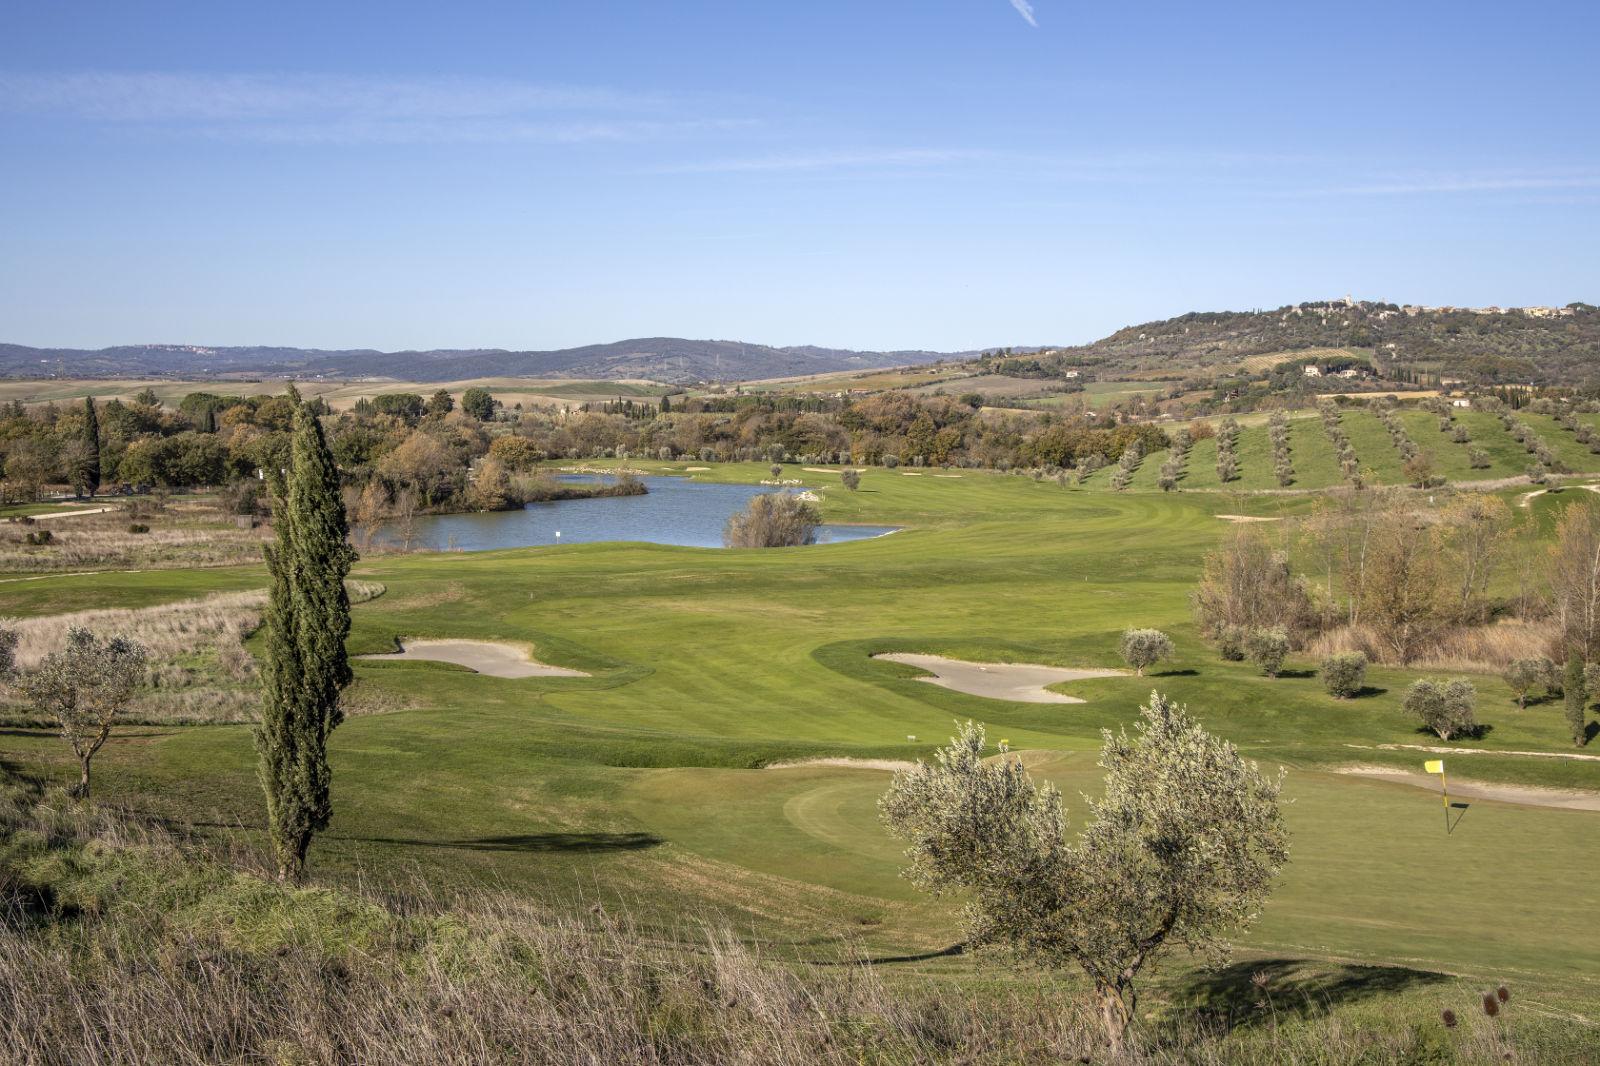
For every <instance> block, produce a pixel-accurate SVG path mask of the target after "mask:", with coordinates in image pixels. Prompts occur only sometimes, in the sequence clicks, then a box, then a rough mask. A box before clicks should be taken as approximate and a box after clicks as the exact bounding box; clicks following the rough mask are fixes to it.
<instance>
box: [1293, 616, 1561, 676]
mask: <svg viewBox="0 0 1600 1066" xmlns="http://www.w3.org/2000/svg"><path fill="white" fill-rule="evenodd" d="M1559 637H1560V633H1559V632H1558V630H1557V627H1556V625H1555V623H1554V622H1552V621H1550V620H1549V619H1540V620H1536V621H1524V620H1522V619H1516V618H1504V619H1500V620H1499V621H1496V622H1492V623H1490V624H1488V625H1481V626H1450V627H1447V628H1445V629H1442V630H1440V631H1439V632H1438V633H1437V634H1436V635H1435V636H1433V637H1431V638H1430V639H1429V640H1428V641H1427V644H1426V648H1427V650H1426V652H1425V654H1423V655H1422V656H1421V657H1420V658H1417V659H1413V660H1412V661H1411V662H1410V663H1409V664H1407V665H1409V666H1413V667H1415V668H1417V669H1419V670H1447V671H1455V672H1463V673H1485V674H1497V673H1499V672H1501V671H1502V670H1504V669H1505V668H1506V666H1508V665H1509V664H1510V663H1511V661H1512V660H1514V659H1536V658H1539V657H1541V656H1544V655H1547V654H1549V651H1550V649H1551V648H1552V647H1554V646H1555V645H1557V644H1558V643H1559ZM1356 651H1358V652H1361V653H1363V654H1364V655H1366V657H1367V658H1368V659H1369V660H1370V661H1372V662H1376V663H1387V664H1393V663H1394V649H1392V648H1390V647H1389V646H1388V645H1387V644H1386V643H1384V642H1383V641H1381V640H1379V639H1378V637H1377V635H1376V634H1375V633H1374V632H1373V631H1372V630H1371V629H1370V628H1368V627H1367V626H1360V625H1358V626H1340V627H1338V628H1337V629H1330V630H1327V631H1325V632H1323V633H1319V634H1317V635H1316V636H1314V637H1312V638H1311V640H1310V641H1308V642H1307V644H1306V651H1305V653H1306V655H1307V656H1309V657H1311V658H1317V659H1322V658H1326V657H1327V656H1329V655H1340V654H1344V653H1347V652H1356Z"/></svg>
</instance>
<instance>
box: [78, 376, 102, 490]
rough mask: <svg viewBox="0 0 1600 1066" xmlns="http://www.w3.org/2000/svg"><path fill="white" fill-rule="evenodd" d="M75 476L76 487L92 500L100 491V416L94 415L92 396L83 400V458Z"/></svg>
mask: <svg viewBox="0 0 1600 1066" xmlns="http://www.w3.org/2000/svg"><path fill="white" fill-rule="evenodd" d="M76 474H77V477H76V478H75V480H76V481H77V482H78V486H79V487H80V488H82V489H84V490H85V491H86V492H87V493H88V495H89V497H90V498H91V499H92V498H93V497H94V494H95V493H96V492H99V491H100V416H99V415H98V414H96V413H95V409H94V397H93V396H85V397H84V398H83V458H82V459H80V460H79V462H78V469H77V471H76Z"/></svg>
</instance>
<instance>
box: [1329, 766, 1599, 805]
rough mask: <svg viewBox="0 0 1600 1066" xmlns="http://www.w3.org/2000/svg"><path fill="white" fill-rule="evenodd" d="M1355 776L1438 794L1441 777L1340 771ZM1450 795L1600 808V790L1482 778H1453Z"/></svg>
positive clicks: (1368, 769) (1387, 770)
mask: <svg viewBox="0 0 1600 1066" xmlns="http://www.w3.org/2000/svg"><path fill="white" fill-rule="evenodd" d="M1338 772H1339V773H1341V774H1350V775H1351V776H1354V777H1370V778H1373V779H1375V780H1379V781H1393V782H1395V783H1396V784H1401V785H1410V786H1411V787H1413V788H1421V789H1426V790H1427V791H1429V792H1432V793H1433V794H1434V795H1436V796H1437V795H1438V794H1439V779H1438V777H1437V776H1435V775H1434V774H1419V773H1416V772H1414V771H1411V770H1396V769H1393V768H1391V767H1388V766H1346V767H1344V768H1342V769H1340V770H1339V771H1338ZM1449 784H1450V795H1451V796H1452V797H1459V798H1461V799H1481V800H1494V801H1496V802H1499V803H1516V804H1519V805H1521V806H1523V807H1555V808H1557V809H1559V810H1566V811H1600V792H1579V791H1577V790H1568V789H1560V788H1534V787H1531V786H1527V785H1490V784H1485V783H1483V782H1481V781H1455V780H1452V781H1450V783H1449Z"/></svg>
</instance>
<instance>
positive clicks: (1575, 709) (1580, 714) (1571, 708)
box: [1562, 650, 1589, 748]
mask: <svg viewBox="0 0 1600 1066" xmlns="http://www.w3.org/2000/svg"><path fill="white" fill-rule="evenodd" d="M1562 688H1563V690H1564V691H1563V693H1562V694H1563V695H1564V696H1565V697H1566V702H1567V726H1568V728H1570V729H1571V730H1572V742H1573V743H1574V744H1576V745H1577V746H1578V747H1580V748H1581V747H1583V746H1584V744H1586V743H1587V742H1588V740H1589V736H1588V732H1587V723H1586V722H1585V721H1584V718H1585V717H1586V715H1585V713H1584V712H1585V711H1586V710H1587V708H1588V706H1589V691H1588V685H1587V683H1586V679H1585V678H1584V674H1583V656H1582V655H1579V654H1578V652H1577V651H1576V650H1574V651H1573V652H1572V654H1571V655H1569V656H1567V676H1566V678H1565V680H1564V681H1563V682H1562Z"/></svg>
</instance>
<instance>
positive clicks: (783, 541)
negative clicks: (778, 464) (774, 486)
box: [722, 492, 822, 548]
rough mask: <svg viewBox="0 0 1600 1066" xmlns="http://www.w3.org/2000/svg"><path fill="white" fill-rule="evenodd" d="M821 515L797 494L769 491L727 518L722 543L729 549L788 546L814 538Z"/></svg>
mask: <svg viewBox="0 0 1600 1066" xmlns="http://www.w3.org/2000/svg"><path fill="white" fill-rule="evenodd" d="M821 524H822V515H821V514H820V513H819V512H818V511H817V509H816V508H815V507H814V506H812V505H811V504H810V503H808V502H807V501H805V500H802V499H801V498H800V497H798V496H792V495H790V494H789V493H786V492H769V493H765V494H763V495H760V496H757V497H755V498H753V499H752V500H751V501H750V502H749V504H747V505H746V506H745V509H744V510H742V511H740V512H738V513H737V514H734V515H732V516H730V517H729V518H728V522H727V525H726V526H725V527H724V528H723V531H722V542H723V544H724V545H726V546H727V547H729V548H792V547H796V546H798V545H801V544H811V543H813V542H815V541H816V539H817V526H819V525H821Z"/></svg>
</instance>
